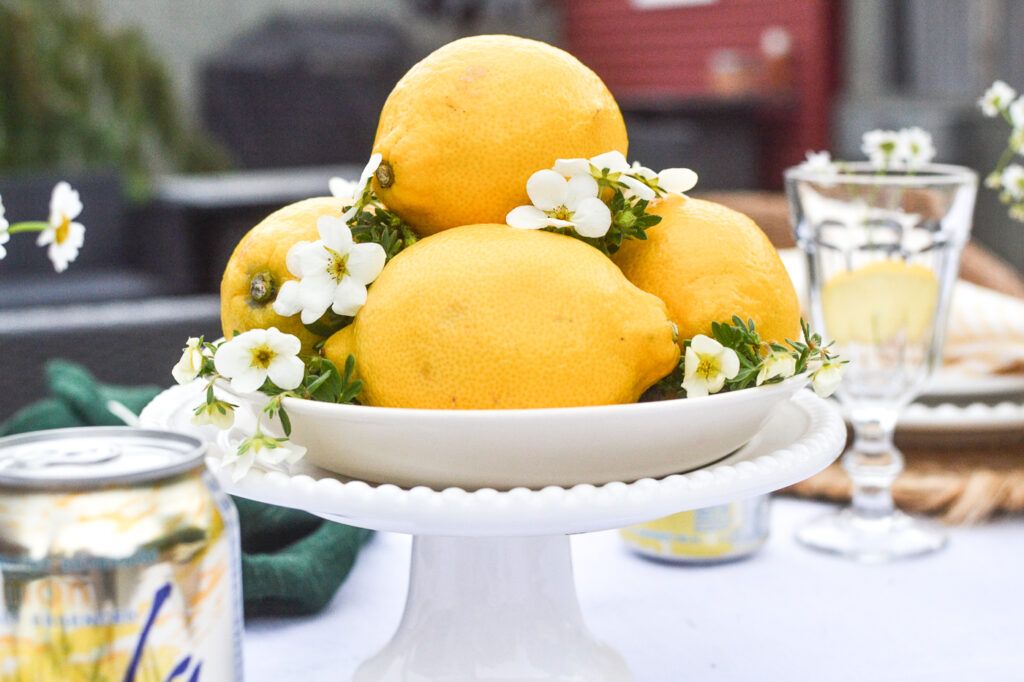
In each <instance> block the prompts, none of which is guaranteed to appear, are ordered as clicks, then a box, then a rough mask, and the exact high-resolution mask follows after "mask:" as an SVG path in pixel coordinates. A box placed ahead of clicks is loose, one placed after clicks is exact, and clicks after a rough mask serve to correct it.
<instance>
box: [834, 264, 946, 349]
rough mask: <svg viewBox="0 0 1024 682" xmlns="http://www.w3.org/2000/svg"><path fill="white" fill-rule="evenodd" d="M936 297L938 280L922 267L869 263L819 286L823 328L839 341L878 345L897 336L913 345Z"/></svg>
mask: <svg viewBox="0 0 1024 682" xmlns="http://www.w3.org/2000/svg"><path fill="white" fill-rule="evenodd" d="M938 295H939V281H938V280H937V279H936V278H935V274H934V273H933V272H932V271H931V270H930V269H928V268H927V267H925V266H923V265H918V264H911V263H904V262H903V261H892V260H888V261H879V262H876V263H869V264H867V265H864V266H862V267H859V268H856V269H854V270H850V271H848V272H841V273H839V274H838V275H836V276H834V277H832V278H831V279H829V280H828V281H827V282H826V283H825V285H824V286H823V287H822V289H821V306H822V311H823V312H824V315H825V328H826V329H827V330H828V335H829V336H830V337H831V338H833V339H835V340H836V341H837V342H838V343H846V342H849V341H857V342H861V343H879V342H882V341H886V340H889V339H892V338H893V337H894V336H896V335H897V334H900V333H904V334H906V338H907V339H908V340H910V341H916V340H918V339H920V338H921V335H922V334H924V333H925V331H926V330H928V329H930V328H931V324H932V320H933V319H934V316H935V302H936V299H937V297H938Z"/></svg>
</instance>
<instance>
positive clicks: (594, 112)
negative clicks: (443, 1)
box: [373, 35, 627, 235]
mask: <svg viewBox="0 0 1024 682" xmlns="http://www.w3.org/2000/svg"><path fill="white" fill-rule="evenodd" d="M611 150H618V151H620V152H622V153H623V154H625V153H626V151H627V140H626V126H625V124H624V123H623V121H622V114H621V113H620V111H619V107H618V105H617V104H616V103H615V99H614V98H613V97H612V95H611V93H610V92H609V91H608V88H607V87H605V84H604V83H603V82H602V81H601V79H600V78H598V76H597V75H596V74H595V73H594V72H593V71H591V70H590V69H588V68H587V67H586V66H584V65H583V64H581V63H580V62H579V60H577V59H576V58H575V57H573V56H572V55H570V54H569V53H567V52H564V51H563V50H560V49H558V48H556V47H552V46H551V45H548V44H546V43H542V42H538V41H535V40H528V39H526V38H517V37H514V36H505V35H486V36H473V37H470V38H463V39H461V40H456V41H454V42H452V43H449V44H448V45H445V46H444V47H442V48H440V49H439V50H437V51H435V52H433V53H432V54H430V55H428V56H427V57H426V58H425V59H423V60H422V61H421V62H419V63H418V64H416V65H415V66H414V67H413V68H412V69H410V71H409V72H408V73H407V74H405V76H404V77H402V79H401V80H400V81H399V82H398V84H397V85H395V88H394V90H393V91H392V92H391V94H390V95H389V96H388V99H387V101H386V102H385V104H384V107H383V109H382V111H381V114H380V121H379V123H378V126H377V137H376V140H375V141H374V144H373V151H374V152H380V153H381V155H382V156H383V162H382V164H381V167H380V168H379V169H378V170H377V173H376V175H375V180H374V188H375V189H376V190H377V192H378V193H379V195H380V197H381V199H382V201H383V202H384V203H385V204H386V205H387V206H388V208H390V209H391V210H393V211H394V212H395V213H397V214H398V215H400V216H401V217H402V218H403V219H405V221H406V222H408V223H409V224H410V225H411V226H412V227H413V229H415V230H416V231H417V232H418V233H419V234H420V235H429V234H434V233H435V232H438V231H440V230H444V229H447V228H451V227H455V226H457V225H469V224H474V223H504V222H505V215H506V214H507V213H508V212H509V211H510V210H512V209H513V208H515V207H516V206H519V205H522V204H528V203H529V199H528V197H527V195H526V181H527V180H528V179H529V177H530V176H531V175H532V174H533V173H534V172H536V171H539V170H541V169H544V168H550V167H551V166H552V165H553V164H554V162H555V161H556V160H557V159H560V158H584V157H585V158H589V157H592V156H596V155H597V154H601V153H603V152H607V151H611Z"/></svg>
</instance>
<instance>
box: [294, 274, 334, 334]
mask: <svg viewBox="0 0 1024 682" xmlns="http://www.w3.org/2000/svg"><path fill="white" fill-rule="evenodd" d="M299 287H300V288H299V300H300V302H301V304H302V315H301V316H300V319H301V320H302V324H313V323H314V322H316V321H317V320H319V319H320V317H321V316H322V315H323V314H324V313H326V312H327V308H329V307H330V305H331V299H333V298H334V287H335V284H334V280H332V279H330V278H329V277H307V278H305V279H303V280H302V281H301V282H300V283H299Z"/></svg>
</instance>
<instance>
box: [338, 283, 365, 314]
mask: <svg viewBox="0 0 1024 682" xmlns="http://www.w3.org/2000/svg"><path fill="white" fill-rule="evenodd" d="M365 303H366V285H365V284H360V283H359V282H357V281H355V280H354V279H352V278H351V277H343V278H342V280H341V282H340V283H339V284H338V286H337V288H336V289H335V290H334V302H333V303H332V304H331V310H333V311H334V312H336V313H338V314H339V315H349V316H352V315H355V314H356V313H358V312H359V309H360V308H362V307H363V305H364V304H365Z"/></svg>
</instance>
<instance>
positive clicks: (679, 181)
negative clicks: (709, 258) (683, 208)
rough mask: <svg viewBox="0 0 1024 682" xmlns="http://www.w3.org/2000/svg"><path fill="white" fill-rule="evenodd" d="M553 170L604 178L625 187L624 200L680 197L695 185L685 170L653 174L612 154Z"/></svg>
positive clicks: (558, 164)
mask: <svg viewBox="0 0 1024 682" xmlns="http://www.w3.org/2000/svg"><path fill="white" fill-rule="evenodd" d="M554 169H555V171H556V172H557V173H560V174H562V175H563V176H565V177H567V178H571V177H574V176H577V175H590V176H591V177H593V178H595V179H599V178H607V179H608V180H611V181H613V182H620V183H622V184H623V185H625V191H624V192H623V194H624V195H625V196H626V197H630V196H637V197H640V198H641V199H644V200H646V201H651V200H652V199H654V198H656V197H658V196H661V195H664V194H669V193H673V194H682V193H683V192H688V191H689V190H691V189H693V187H694V185H696V184H697V174H696V173H694V172H693V171H692V170H690V169H689V168H666V169H665V170H663V171H661V172H660V173H655V172H654V171H653V170H651V169H650V168H647V167H646V166H643V165H641V164H640V163H639V162H638V161H634V162H633V164H632V165H630V164H629V163H628V162H627V161H626V157H625V156H623V155H622V152H618V151H615V150H612V151H610V152H605V153H604V154H598V155H597V156H595V157H593V158H591V159H589V160H588V159H558V160H557V161H555V166H554Z"/></svg>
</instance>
